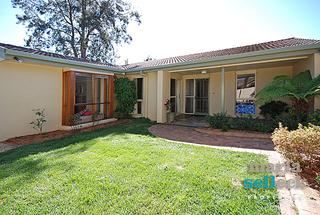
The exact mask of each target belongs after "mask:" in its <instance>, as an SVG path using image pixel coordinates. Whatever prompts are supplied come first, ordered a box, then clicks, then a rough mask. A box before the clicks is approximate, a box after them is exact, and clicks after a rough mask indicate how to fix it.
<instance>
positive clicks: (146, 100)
mask: <svg viewBox="0 0 320 215" xmlns="http://www.w3.org/2000/svg"><path fill="white" fill-rule="evenodd" d="M126 77H127V78H129V79H130V80H133V79H135V78H143V104H142V105H143V107H142V116H143V117H147V118H149V119H150V120H153V121H156V120H157V72H148V73H143V74H128V75H126ZM134 116H136V117H139V116H140V117H141V115H134Z"/></svg>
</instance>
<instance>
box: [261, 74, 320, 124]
mask: <svg viewBox="0 0 320 215" xmlns="http://www.w3.org/2000/svg"><path fill="white" fill-rule="evenodd" d="M319 94H320V76H318V77H316V78H314V79H312V76H311V73H310V71H309V70H306V71H304V72H302V73H299V74H297V75H295V76H294V77H292V78H291V77H289V76H285V75H282V76H277V77H275V78H274V79H273V81H272V82H271V83H270V84H268V85H267V86H265V87H264V88H263V89H262V90H260V91H259V92H258V93H257V95H256V98H257V104H261V105H262V104H265V103H268V102H271V101H279V100H281V99H284V98H286V99H289V100H291V101H292V107H293V111H294V112H295V114H296V115H297V116H298V118H299V119H302V117H303V116H306V115H307V113H308V111H309V109H310V100H311V99H312V98H313V97H314V96H316V95H319Z"/></svg>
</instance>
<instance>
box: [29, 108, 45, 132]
mask: <svg viewBox="0 0 320 215" xmlns="http://www.w3.org/2000/svg"><path fill="white" fill-rule="evenodd" d="M32 111H33V112H34V114H35V115H36V118H35V120H33V121H32V122H30V124H31V125H33V128H34V129H35V130H37V131H39V134H42V130H43V126H44V124H45V123H46V122H47V120H46V115H45V113H44V111H45V109H34V110H32Z"/></svg>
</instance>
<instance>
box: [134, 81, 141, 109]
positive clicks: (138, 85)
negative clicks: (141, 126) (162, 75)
mask: <svg viewBox="0 0 320 215" xmlns="http://www.w3.org/2000/svg"><path fill="white" fill-rule="evenodd" d="M135 82H136V89H137V105H136V114H142V103H143V78H136V79H135Z"/></svg>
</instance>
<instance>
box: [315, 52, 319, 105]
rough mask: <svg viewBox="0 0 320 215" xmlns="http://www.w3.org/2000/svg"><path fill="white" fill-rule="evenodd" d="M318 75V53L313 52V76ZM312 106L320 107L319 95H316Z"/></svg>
mask: <svg viewBox="0 0 320 215" xmlns="http://www.w3.org/2000/svg"><path fill="white" fill-rule="evenodd" d="M318 75H320V53H315V54H314V77H317V76H318ZM314 108H315V109H320V96H316V97H315V99H314Z"/></svg>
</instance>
